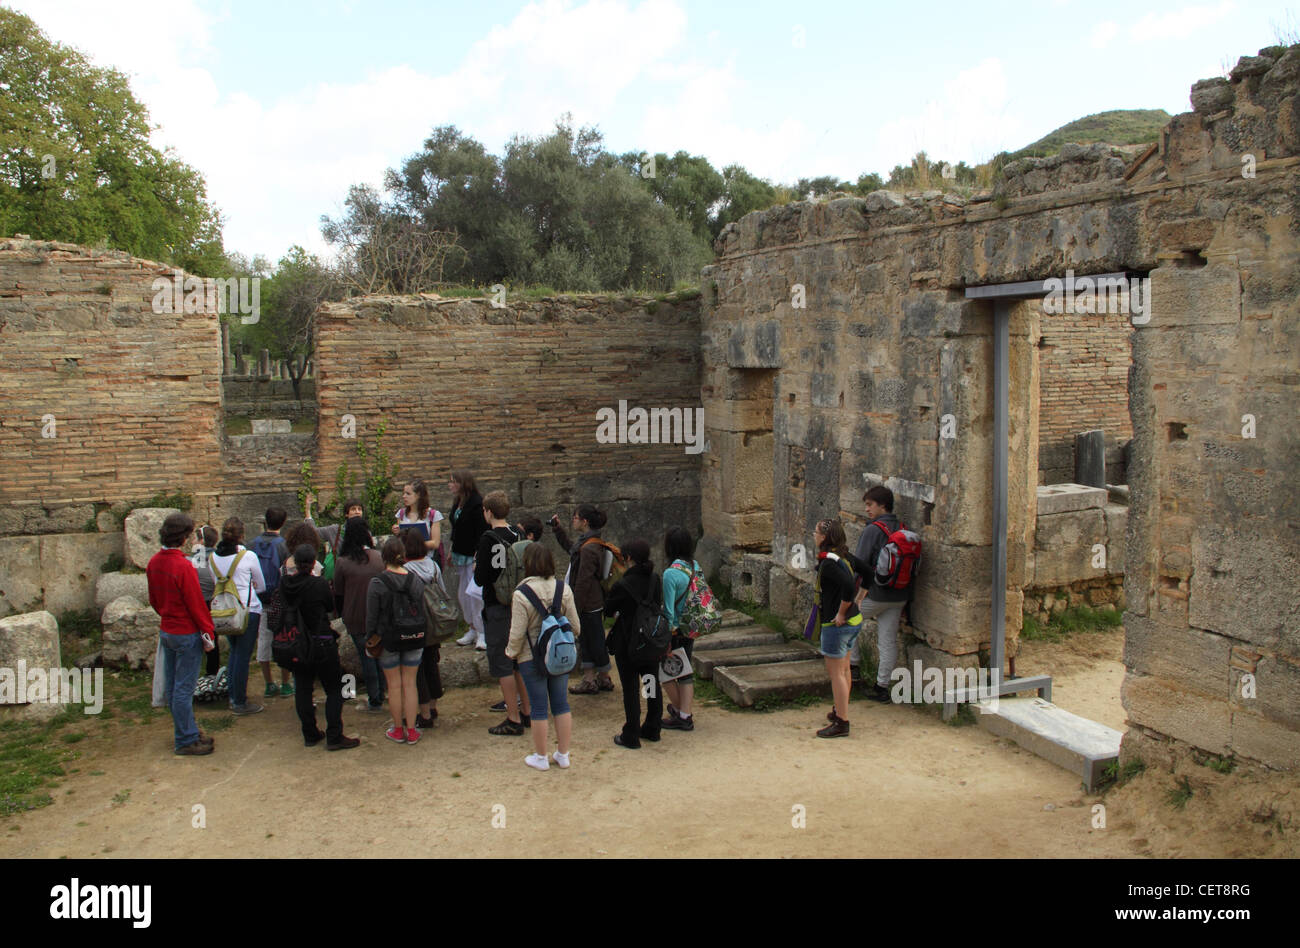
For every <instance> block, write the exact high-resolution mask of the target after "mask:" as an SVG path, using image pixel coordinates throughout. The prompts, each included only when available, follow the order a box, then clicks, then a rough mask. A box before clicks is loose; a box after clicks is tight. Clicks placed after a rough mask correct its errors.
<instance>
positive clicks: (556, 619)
mask: <svg viewBox="0 0 1300 948" xmlns="http://www.w3.org/2000/svg"><path fill="white" fill-rule="evenodd" d="M519 591H520V592H521V593H523V594H524V598H525V599H527V600H528V601H529V602H530V603H532V606H533V608H534V609H536V610H537V611H538V613H540V614H541V617H542V629H541V632H540V634H539V635H538V636H537V641H536V642H534V641H533V640H532V639H531V638H529V637H528V633H527V632H525V633H524V637H525V638H527V639H528V646H529V648H531V649H532V653H533V663H534V664H533V667H534V668H536V669H538V670H539V671H540V670H541V669H542V668H545V669H546V673H547V674H548V675H567V674H569V672H571V671H573V669H574V668H576V667H577V665H578V646H577V643H576V641H575V640H574V637H573V627H572V626H571V625H569V618H568V616H566V615H565V614H564V608H563V606H564V583H561V582H556V584H555V601H554V602H552V603H551V608H550V609H549V610H548V609H547V608H546V606H544V605H542V600H541V599H539V598H538V596H537V593H536V592H534V591H533V589H532V587H530V586H529V585H528V584H527V583H521V584H520V585H519Z"/></svg>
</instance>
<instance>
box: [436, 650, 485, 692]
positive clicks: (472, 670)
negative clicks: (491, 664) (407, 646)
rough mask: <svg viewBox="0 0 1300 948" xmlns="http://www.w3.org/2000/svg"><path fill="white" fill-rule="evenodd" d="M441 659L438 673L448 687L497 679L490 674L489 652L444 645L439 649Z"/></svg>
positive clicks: (464, 685) (467, 685) (466, 685)
mask: <svg viewBox="0 0 1300 948" xmlns="http://www.w3.org/2000/svg"><path fill="white" fill-rule="evenodd" d="M438 652H439V655H440V656H441V660H440V661H439V662H438V673H439V674H440V675H441V676H442V684H443V686H444V687H446V688H465V687H469V686H471V685H478V684H482V683H484V682H489V681H495V679H494V678H492V676H491V675H489V674H488V664H487V653H486V652H480V651H479V650H478V649H470V648H457V647H456V646H455V645H451V647H450V648H448V647H447V646H443V647H442V648H441V649H439V650H438Z"/></svg>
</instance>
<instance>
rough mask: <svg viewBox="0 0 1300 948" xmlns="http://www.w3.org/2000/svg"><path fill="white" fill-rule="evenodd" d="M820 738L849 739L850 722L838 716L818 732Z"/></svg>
mask: <svg viewBox="0 0 1300 948" xmlns="http://www.w3.org/2000/svg"><path fill="white" fill-rule="evenodd" d="M817 736H818V737H848V736H849V722H848V721H846V720H844V719H843V718H841V717H839V716H838V715H837V716H836V718H835V720H834V721H832V722H831V723H830V724H828V725H826V726H825V727H824V728H822V729H821V730H820V731H818V732H817Z"/></svg>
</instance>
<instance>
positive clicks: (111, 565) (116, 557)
mask: <svg viewBox="0 0 1300 948" xmlns="http://www.w3.org/2000/svg"><path fill="white" fill-rule="evenodd" d="M125 565H126V558H125V557H123V556H122V554H121V553H110V554H108V559H106V560H104V565H102V566H101V567H100V568H99V571H100V572H101V573H116V572H118V571H120V570H121V569H122V567H123V566H125Z"/></svg>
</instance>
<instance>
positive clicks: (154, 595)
mask: <svg viewBox="0 0 1300 948" xmlns="http://www.w3.org/2000/svg"><path fill="white" fill-rule="evenodd" d="M145 574H146V575H147V576H148V577H149V605H151V606H153V609H154V612H156V613H158V617H159V618H160V619H161V620H162V630H163V631H164V632H166V633H168V634H169V635H194V634H195V633H197V632H211V631H212V615H211V613H209V612H208V607H207V604H206V603H204V601H203V593H202V591H201V590H200V589H199V574H198V573H197V572H196V571H195V569H194V564H193V563H191V562H190V561H189V560H188V559H186V557H185V554H184V553H183V552H181V550H180V548H179V547H171V548H165V549H162V550H159V551H158V552H157V553H155V554H154V555H153V557H152V558H150V560H149V565H148V566H147V567H146V568H145Z"/></svg>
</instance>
